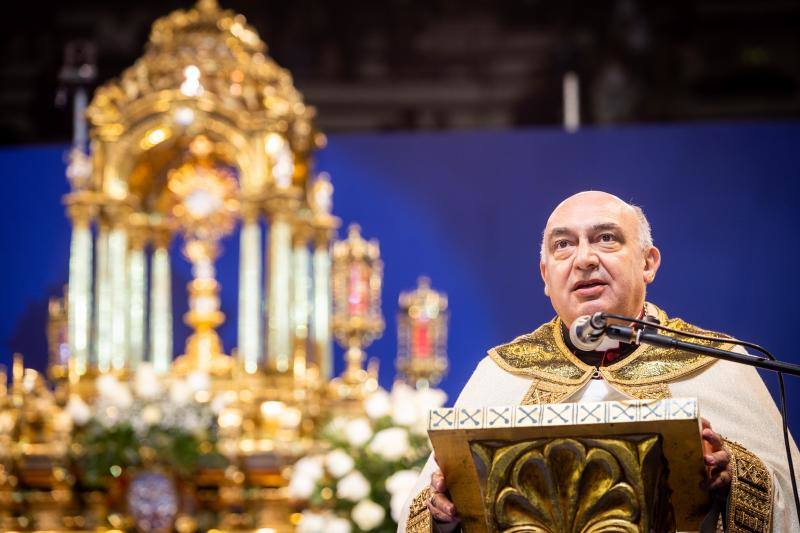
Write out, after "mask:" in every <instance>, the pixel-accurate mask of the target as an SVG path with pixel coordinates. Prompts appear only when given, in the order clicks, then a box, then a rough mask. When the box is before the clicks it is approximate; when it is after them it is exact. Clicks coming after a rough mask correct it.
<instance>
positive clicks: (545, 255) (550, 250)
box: [539, 191, 661, 326]
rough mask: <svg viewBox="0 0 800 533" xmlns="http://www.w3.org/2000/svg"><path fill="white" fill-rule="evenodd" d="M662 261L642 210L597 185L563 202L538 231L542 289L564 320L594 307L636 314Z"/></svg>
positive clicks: (570, 322)
mask: <svg viewBox="0 0 800 533" xmlns="http://www.w3.org/2000/svg"><path fill="white" fill-rule="evenodd" d="M660 263H661V254H660V252H659V251H658V248H656V247H655V246H653V240H652V237H651V236H650V224H649V223H648V222H647V219H646V218H645V216H644V213H642V210H641V209H639V208H638V207H635V206H632V205H630V204H628V203H626V202H623V201H622V200H620V199H619V198H617V197H616V196H614V195H612V194H608V193H605V192H601V191H587V192H581V193H578V194H575V195H573V196H570V197H569V198H567V199H566V200H564V201H563V202H561V203H560V204H559V205H558V206H557V207H556V208H555V210H553V213H552V214H551V215H550V218H549V219H548V220H547V226H546V227H545V230H544V234H543V236H542V251H541V262H540V265H539V266H540V270H541V274H542V279H543V280H544V286H545V294H547V295H548V296H549V297H550V302H551V303H552V304H553V309H555V311H556V313H558V316H560V317H561V319H562V320H563V321H564V323H565V324H566V325H567V326H569V325H570V324H572V321H573V320H575V319H576V318H577V317H579V316H582V315H588V314H592V313H595V312H597V311H606V312H610V313H618V314H622V315H627V316H638V315H639V313H640V312H641V310H642V306H643V305H644V297H645V287H646V286H647V284H649V283H651V282H652V281H653V280H654V279H655V276H656V271H657V270H658V266H659V264H660Z"/></svg>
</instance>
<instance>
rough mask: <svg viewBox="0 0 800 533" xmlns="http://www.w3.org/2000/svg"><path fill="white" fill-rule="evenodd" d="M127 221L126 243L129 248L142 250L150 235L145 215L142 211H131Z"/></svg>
mask: <svg viewBox="0 0 800 533" xmlns="http://www.w3.org/2000/svg"><path fill="white" fill-rule="evenodd" d="M129 223H130V227H129V228H128V244H129V246H130V248H131V249H132V250H143V249H144V247H145V246H147V242H148V241H149V240H150V237H151V234H150V231H149V229H150V227H149V224H148V221H147V215H145V214H144V213H132V214H131V215H130V217H129Z"/></svg>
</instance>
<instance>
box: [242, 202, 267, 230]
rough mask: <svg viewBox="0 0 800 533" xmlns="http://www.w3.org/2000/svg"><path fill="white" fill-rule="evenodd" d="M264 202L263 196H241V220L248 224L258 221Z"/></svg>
mask: <svg viewBox="0 0 800 533" xmlns="http://www.w3.org/2000/svg"><path fill="white" fill-rule="evenodd" d="M263 204H264V200H263V198H260V197H255V196H243V197H241V198H240V199H239V212H240V213H241V215H242V222H243V223H244V224H250V223H253V222H257V221H258V217H259V215H261V212H262V206H263Z"/></svg>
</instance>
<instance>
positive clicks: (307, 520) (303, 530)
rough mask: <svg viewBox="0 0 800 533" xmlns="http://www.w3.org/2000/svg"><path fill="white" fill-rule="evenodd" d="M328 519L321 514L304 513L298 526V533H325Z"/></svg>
mask: <svg viewBox="0 0 800 533" xmlns="http://www.w3.org/2000/svg"><path fill="white" fill-rule="evenodd" d="M327 523H328V519H327V518H326V516H325V515H323V514H321V513H315V512H313V511H303V514H302V515H301V518H300V522H298V524H297V533H325V526H326V525H327Z"/></svg>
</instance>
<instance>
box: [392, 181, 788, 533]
mask: <svg viewBox="0 0 800 533" xmlns="http://www.w3.org/2000/svg"><path fill="white" fill-rule="evenodd" d="M660 264H661V253H660V252H659V250H658V248H656V247H655V246H654V245H653V239H652V236H651V231H650V224H649V223H648V221H647V218H646V217H645V215H644V213H643V212H642V210H641V209H640V208H638V207H636V206H633V205H630V204H628V203H626V202H624V201H622V200H620V199H619V198H617V197H616V196H614V195H611V194H608V193H605V192H600V191H588V192H582V193H578V194H576V195H574V196H571V197H569V198H567V199H566V200H564V201H563V202H561V204H559V205H558V206H557V207H556V208H555V210H554V211H553V213H552V214H551V215H550V218H549V219H548V221H547V226H546V227H545V230H544V233H543V235H542V248H541V257H540V262H539V268H540V272H541V276H542V280H543V281H544V292H545V294H546V295H547V296H549V298H550V302H551V304H552V306H553V309H554V310H555V312H556V315H557V316H556V318H554V319H553V320H552V321H550V322H548V323H546V324H544V325H542V326H540V327H539V328H538V329H536V330H535V331H533V332H532V333H529V334H527V335H522V336H521V337H518V338H517V339H515V340H514V341H512V342H510V343H508V344H504V345H501V346H497V347H495V348H492V349H491V350H489V354H488V356H487V357H485V358H484V359H483V360H482V361H481V362H480V363H479V364H478V367H477V368H476V369H475V372H474V373H473V375H472V377H471V378H470V379H469V381H468V382H467V384H466V385H465V386H464V389H463V390H462V392H461V394H460V395H459V398H458V400H457V401H456V405H457V406H459V407H486V406H495V405H509V404H537V403H557V402H587V401H590V402H596V401H610V400H627V399H662V398H668V397H672V396H674V397H692V396H693V397H697V398H698V400H699V403H700V406H701V410H702V413H703V415H704V417H705V418H707V420H704V422H703V430H702V439H703V445H704V454H705V455H704V460H705V463H706V467H707V474H706V476H705V477H704V478H700V477H698V482H699V483H701V486H702V487H704V488H705V489H706V490H708V491H709V492H710V493H711V496H712V502H714V504H713V505H712V509H711V511H710V512H709V515H708V517H707V518H706V520H705V521H704V524H703V528H702V530H703V531H706V530H708V531H713V530H716V527H717V524H718V523H719V524H721V525H723V527H724V528H725V530H726V531H730V532H733V531H750V532H753V531H755V532H762V531H763V532H767V531H800V524H798V522H797V515H796V512H795V509H794V502H793V500H792V491H791V482H790V480H789V476H788V468H787V466H786V455H785V450H784V445H783V439H782V435H781V420H780V415H779V413H778V410H777V409H776V407H775V403H774V402H773V400H772V397H771V396H770V395H769V392H768V391H767V389H766V387H765V386H764V383H763V382H762V380H761V378H760V377H759V375H758V373H757V372H756V370H755V369H754V368H751V367H747V366H743V365H737V364H735V363H731V362H728V361H720V360H716V359H713V358H708V357H699V356H696V355H693V354H689V353H686V352H680V351H665V350H662V349H655V348H651V347H649V346H641V347H638V348H637V347H634V346H631V345H626V344H622V345H620V344H619V343H617V342H615V341H610V340H608V339H605V340H604V341H603V343H602V344H601V345H600V346H599V347H598V348H597V350H596V351H592V352H585V351H581V350H578V349H577V348H575V347H574V346H573V345H572V344H571V343H570V340H569V335H568V331H569V326H570V325H571V324H572V322H573V321H574V320H575V319H576V318H578V317H580V316H583V315H590V314H592V313H595V312H598V311H605V312H609V313H616V314H620V315H624V316H630V317H640V318H644V317H645V316H650V317H652V318H654V319H657V320H658V321H659V322H660V323H661V324H662V325H666V326H670V327H672V328H676V329H680V330H684V331H687V332H690V333H705V334H712V335H713V333H711V332H706V331H705V330H702V329H700V328H697V327H695V326H692V325H690V324H687V323H686V322H684V321H682V320H680V319H678V318H670V317H668V316H667V314H666V313H665V312H664V311H663V310H661V309H659V308H658V307H656V306H655V305H653V304H651V303H648V302H646V301H645V294H646V288H647V285H649V284H650V283H652V282H653V281H654V280H655V277H656V273H657V272H658V268H659V265H660ZM712 345H713V346H716V347H719V348H722V349H734V346H733V345H730V344H728V343H725V342H724V341H720V342H719V343H713V344H712ZM712 424H713V425H712ZM792 446H793V450H794V455H795V456H796V457H797V458H796V459H795V461H796V463H797V464H800V455H798V453H797V447H796V446H795V445H794V443H792ZM673 490H679V488H678V487H673ZM458 524H459V519H458V509H456V508H455V506H454V504H453V502H452V501H451V500H450V498H449V496H448V494H447V480H446V479H445V477H444V475H443V474H442V472H441V471H440V470H439V469H438V467H437V465H436V461H435V458H434V457H433V456H431V458H430V459H429V460H428V463H427V464H426V466H425V468H424V469H423V472H422V473H421V475H420V478H419V480H418V482H417V487H416V489H415V491H414V493H413V494H412V496H411V497H410V498H409V501H408V502H406V507H405V509H404V512H403V515H402V519H401V522H400V525H399V527H398V531H399V532H404V531H413V532H418V531H431V530H433V531H441V532H447V531H453V530H456V529H457V528H458Z"/></svg>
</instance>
